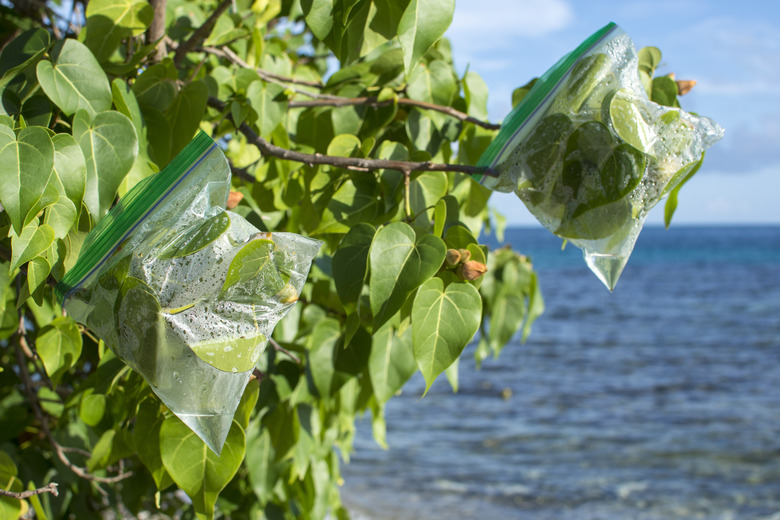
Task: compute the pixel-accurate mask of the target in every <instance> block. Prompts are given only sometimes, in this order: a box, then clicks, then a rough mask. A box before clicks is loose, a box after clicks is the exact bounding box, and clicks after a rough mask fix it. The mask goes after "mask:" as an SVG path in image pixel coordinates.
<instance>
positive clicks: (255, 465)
mask: <svg viewBox="0 0 780 520" xmlns="http://www.w3.org/2000/svg"><path fill="white" fill-rule="evenodd" d="M246 437H247V442H246V460H245V462H246V468H247V471H248V472H249V483H250V484H251V485H252V491H254V493H255V496H257V498H258V499H259V500H260V502H261V503H266V502H268V501H270V499H271V497H272V493H273V488H274V486H275V485H276V482H277V481H278V479H279V469H278V467H277V464H276V463H275V460H274V458H275V455H276V450H275V448H274V443H273V442H272V440H271V433H270V431H269V430H268V429H266V428H261V427H260V423H259V421H258V422H254V423H252V424H251V425H250V426H249V428H248V429H247V432H246Z"/></svg>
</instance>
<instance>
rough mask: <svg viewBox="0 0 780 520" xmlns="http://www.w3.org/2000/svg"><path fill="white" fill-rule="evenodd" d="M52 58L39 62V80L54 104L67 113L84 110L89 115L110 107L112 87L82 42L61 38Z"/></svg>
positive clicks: (92, 115)
mask: <svg viewBox="0 0 780 520" xmlns="http://www.w3.org/2000/svg"><path fill="white" fill-rule="evenodd" d="M51 58H52V61H51V62H49V61H41V62H39V63H38V68H37V72H38V81H39V82H40V84H41V88H42V89H43V91H44V92H45V93H46V95H47V96H49V99H51V100H52V101H53V102H54V104H55V105H57V106H58V107H59V108H60V110H62V111H63V112H64V113H65V114H66V115H69V116H70V115H73V114H75V113H76V111H77V110H80V109H83V110H86V111H87V112H88V113H89V115H90V117H94V116H95V114H97V113H98V112H103V111H104V110H108V109H109V108H111V87H110V86H109V84H108V78H106V74H105V73H104V72H103V69H101V68H100V64H99V63H98V61H97V60H96V59H95V56H94V55H93V54H92V53H91V52H90V50H89V49H88V48H87V47H86V46H85V45H84V44H82V43H80V42H78V41H76V40H73V39H67V40H60V41H58V42H57V43H56V44H55V45H54V48H53V50H52V52H51Z"/></svg>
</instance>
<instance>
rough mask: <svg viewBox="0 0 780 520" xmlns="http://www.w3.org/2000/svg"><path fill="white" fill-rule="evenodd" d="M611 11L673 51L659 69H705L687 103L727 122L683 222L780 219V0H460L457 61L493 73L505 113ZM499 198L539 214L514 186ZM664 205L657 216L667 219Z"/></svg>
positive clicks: (453, 36) (630, 29) (685, 205)
mask: <svg viewBox="0 0 780 520" xmlns="http://www.w3.org/2000/svg"><path fill="white" fill-rule="evenodd" d="M610 21H613V22H615V23H617V24H618V25H620V26H621V27H622V28H623V29H624V30H625V31H626V32H627V33H628V34H629V35H630V36H631V38H632V39H633V40H634V44H635V46H636V48H637V49H639V48H641V47H644V46H650V45H652V46H655V47H658V48H659V49H660V50H661V52H662V53H663V60H662V64H661V66H660V67H659V68H658V70H657V74H659V73H660V74H667V73H669V72H674V73H675V74H676V77H677V79H693V80H696V81H697V82H698V83H697V85H696V87H694V89H693V90H692V91H691V92H690V93H689V94H687V95H685V96H683V97H682V98H681V99H680V103H681V105H682V108H683V109H685V110H687V111H691V112H696V113H698V114H700V115H705V116H708V117H710V118H712V119H714V120H715V121H716V122H717V123H718V124H720V125H721V126H722V127H724V128H725V130H726V134H725V137H724V138H723V140H721V141H720V142H718V143H717V144H715V145H714V146H713V147H712V148H711V149H710V150H709V151H708V152H707V157H706V159H705V161H704V166H703V167H702V169H701V170H699V173H697V174H696V176H695V177H694V178H693V179H692V180H691V181H689V182H688V184H686V185H685V187H684V188H683V189H682V191H681V192H680V197H679V206H678V209H677V212H676V213H675V216H674V220H673V223H672V225H675V224H697V225H699V224H780V203H779V202H778V199H780V2H775V1H767V0H763V1H755V0H741V1H738V2H736V1H734V0H729V1H725V0H706V1H704V0H647V1H645V0H641V1H640V0H637V1H633V0H622V1H615V0H608V1H599V2H586V1H584V0H536V1H533V0H457V1H456V7H455V15H454V17H453V21H452V25H451V26H450V29H449V30H448V32H447V37H448V38H449V39H450V41H451V43H452V50H453V56H454V60H455V66H456V69H457V70H458V71H459V72H460V73H462V72H463V71H465V70H466V67H468V69H469V70H472V71H475V72H477V73H478V74H479V75H480V76H482V78H483V79H484V80H485V82H486V83H487V84H488V87H489V89H490V96H489V101H488V110H489V117H490V119H491V121H496V122H500V121H501V120H502V119H503V118H504V116H506V115H507V114H508V113H509V111H510V110H511V94H512V91H513V90H514V89H515V88H516V87H518V86H521V85H524V84H525V83H526V82H527V81H528V80H529V79H531V78H533V77H536V76H540V75H541V74H543V73H544V72H545V71H546V70H547V69H548V68H549V67H550V66H551V65H552V64H553V63H555V62H556V61H557V60H558V59H559V58H560V57H561V56H563V55H564V54H566V53H567V52H569V51H571V50H572V49H574V48H575V47H576V46H577V45H579V43H580V42H581V41H582V40H584V39H585V38H587V37H588V36H589V35H590V34H591V33H593V32H594V31H596V30H597V29H599V28H601V27H602V26H604V25H606V24H607V23H608V22H610ZM491 200H493V201H494V205H495V206H496V208H497V209H498V210H499V211H500V212H501V213H503V214H504V215H505V216H506V217H507V220H508V224H509V225H539V224H538V223H537V222H536V220H535V219H534V217H533V216H532V215H531V214H530V213H529V212H528V211H527V210H526V209H525V207H524V206H523V205H522V203H521V202H520V201H519V200H518V199H517V198H516V197H515V195H514V194H503V193H497V194H495V195H494V196H493V197H492V198H491ZM663 205H664V201H661V202H660V203H659V204H658V205H657V206H656V207H655V208H654V209H653V210H652V211H651V213H650V215H649V216H648V219H647V224H650V225H663Z"/></svg>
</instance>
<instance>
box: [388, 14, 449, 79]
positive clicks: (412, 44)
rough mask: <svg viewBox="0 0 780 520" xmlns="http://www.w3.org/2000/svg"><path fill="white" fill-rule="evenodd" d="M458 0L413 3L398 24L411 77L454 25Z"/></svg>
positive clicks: (405, 61)
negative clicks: (412, 72)
mask: <svg viewBox="0 0 780 520" xmlns="http://www.w3.org/2000/svg"><path fill="white" fill-rule="evenodd" d="M454 12H455V0H411V2H409V5H408V6H407V7H406V10H405V11H404V14H403V16H401V21H400V22H399V23H398V40H399V41H400V42H401V49H402V50H403V53H404V69H405V70H406V73H407V74H409V73H410V72H411V71H412V69H414V67H415V65H417V62H419V61H420V59H421V58H422V57H423V55H424V54H425V53H426V52H428V49H430V48H431V47H432V46H433V44H434V43H436V41H437V40H438V39H439V38H441V37H442V36H443V35H444V32H445V31H446V30H447V28H448V27H449V26H450V23H452V15H453V13H454Z"/></svg>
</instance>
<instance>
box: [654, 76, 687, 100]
mask: <svg viewBox="0 0 780 520" xmlns="http://www.w3.org/2000/svg"><path fill="white" fill-rule="evenodd" d="M650 99H651V100H652V101H654V102H656V103H658V104H659V105H664V106H667V107H679V106H680V102H679V101H677V83H675V81H674V80H673V79H672V78H671V77H669V76H659V77H657V78H653V92H652V95H651V96H650Z"/></svg>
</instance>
